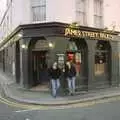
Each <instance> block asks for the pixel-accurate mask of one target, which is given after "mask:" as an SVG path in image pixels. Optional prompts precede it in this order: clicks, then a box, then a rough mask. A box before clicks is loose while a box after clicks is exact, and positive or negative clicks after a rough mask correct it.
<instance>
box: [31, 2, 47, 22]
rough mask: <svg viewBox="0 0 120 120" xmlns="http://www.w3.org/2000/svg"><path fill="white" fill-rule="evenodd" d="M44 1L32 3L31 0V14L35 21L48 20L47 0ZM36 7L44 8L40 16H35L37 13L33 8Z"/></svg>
mask: <svg viewBox="0 0 120 120" xmlns="http://www.w3.org/2000/svg"><path fill="white" fill-rule="evenodd" d="M42 1H43V2H42V3H38V4H32V0H31V14H32V15H31V16H32V22H33V23H38V22H43V21H46V0H42ZM35 8H38V9H39V10H40V9H42V8H43V11H44V12H43V11H41V12H42V14H39V16H35V17H34V15H35V14H34V13H33V9H35ZM37 12H38V11H37ZM41 12H40V13H41Z"/></svg>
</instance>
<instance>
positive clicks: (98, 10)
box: [94, 0, 103, 28]
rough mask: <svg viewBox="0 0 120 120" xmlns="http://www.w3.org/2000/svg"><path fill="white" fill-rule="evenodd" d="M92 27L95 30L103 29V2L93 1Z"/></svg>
mask: <svg viewBox="0 0 120 120" xmlns="http://www.w3.org/2000/svg"><path fill="white" fill-rule="evenodd" d="M96 2H97V3H96ZM94 25H95V27H97V28H102V27H103V0H94Z"/></svg>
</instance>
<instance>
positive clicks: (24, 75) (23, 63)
mask: <svg viewBox="0 0 120 120" xmlns="http://www.w3.org/2000/svg"><path fill="white" fill-rule="evenodd" d="M29 41H30V39H29V38H23V39H22V40H21V41H20V73H21V77H20V84H21V86H22V87H24V88H29V86H30V85H29V77H28V76H29V68H28V60H29V59H28V53H29V52H28V43H29Z"/></svg>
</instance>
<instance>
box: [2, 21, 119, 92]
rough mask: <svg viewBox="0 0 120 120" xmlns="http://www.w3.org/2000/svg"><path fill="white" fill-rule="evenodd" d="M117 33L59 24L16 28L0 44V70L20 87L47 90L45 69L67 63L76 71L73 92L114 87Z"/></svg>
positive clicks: (117, 81)
mask: <svg viewBox="0 0 120 120" xmlns="http://www.w3.org/2000/svg"><path fill="white" fill-rule="evenodd" d="M118 34H119V32H117V31H114V32H113V31H109V30H107V31H105V30H104V29H97V28H91V27H84V26H74V27H71V26H70V25H69V24H65V23H59V22H50V23H37V24H26V25H20V26H18V27H17V28H16V29H15V30H14V31H13V32H12V33H11V34H10V35H9V36H8V37H7V38H5V39H4V40H3V41H2V42H1V43H0V68H1V69H2V70H3V72H5V74H10V75H11V76H12V77H13V78H14V79H15V80H16V83H17V84H20V85H21V86H22V87H24V88H28V89H30V88H32V87H34V86H38V85H39V87H42V86H46V87H48V90H49V77H48V72H47V71H48V68H49V67H50V66H51V64H52V63H53V62H54V61H57V62H58V65H59V67H61V68H62V67H64V63H65V62H66V61H67V60H68V61H69V60H70V61H72V62H73V63H74V65H75V68H76V71H77V75H76V91H78V92H79V91H81V90H88V91H89V90H91V89H100V88H107V87H116V86H119V82H120V72H119V67H120V65H119V63H120V59H119V58H120V52H119V49H120V37H119V36H118ZM61 81H62V80H61ZM62 85H63V84H62Z"/></svg>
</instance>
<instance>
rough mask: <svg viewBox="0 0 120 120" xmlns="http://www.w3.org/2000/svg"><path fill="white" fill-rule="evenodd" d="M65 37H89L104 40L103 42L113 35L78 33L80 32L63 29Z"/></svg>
mask: <svg viewBox="0 0 120 120" xmlns="http://www.w3.org/2000/svg"><path fill="white" fill-rule="evenodd" d="M67 35H71V36H76V37H91V38H97V39H105V40H110V39H112V38H113V35H111V34H106V33H99V32H89V31H80V30H76V29H70V28H66V29H65V36H67Z"/></svg>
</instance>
